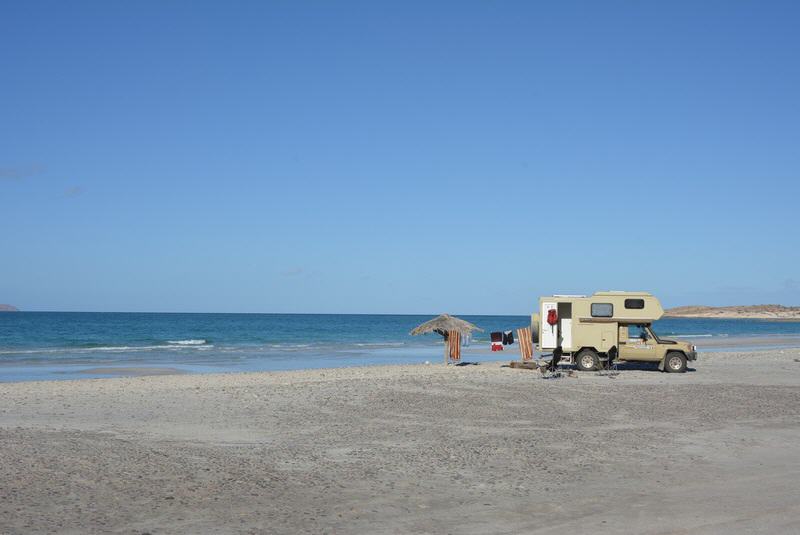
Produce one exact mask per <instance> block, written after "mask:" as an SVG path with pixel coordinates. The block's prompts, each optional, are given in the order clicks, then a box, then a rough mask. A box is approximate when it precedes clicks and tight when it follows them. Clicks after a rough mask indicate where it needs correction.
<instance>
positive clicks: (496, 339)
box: [490, 332, 503, 351]
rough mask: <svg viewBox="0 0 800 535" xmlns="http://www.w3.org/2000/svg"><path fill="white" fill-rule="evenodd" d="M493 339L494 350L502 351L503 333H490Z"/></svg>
mask: <svg viewBox="0 0 800 535" xmlns="http://www.w3.org/2000/svg"><path fill="white" fill-rule="evenodd" d="M490 336H491V339H492V351H502V350H503V333H501V332H493V333H491V334H490Z"/></svg>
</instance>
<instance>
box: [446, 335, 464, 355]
mask: <svg viewBox="0 0 800 535" xmlns="http://www.w3.org/2000/svg"><path fill="white" fill-rule="evenodd" d="M447 339H448V342H447V343H448V344H449V345H450V360H452V361H453V362H458V361H459V360H461V336H459V333H458V331H450V332H449V333H448V336H447Z"/></svg>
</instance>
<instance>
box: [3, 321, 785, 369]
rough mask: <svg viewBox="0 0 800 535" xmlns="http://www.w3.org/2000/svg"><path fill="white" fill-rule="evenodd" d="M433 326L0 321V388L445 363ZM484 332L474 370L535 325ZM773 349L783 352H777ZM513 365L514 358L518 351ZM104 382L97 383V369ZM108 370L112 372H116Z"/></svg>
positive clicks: (724, 329)
mask: <svg viewBox="0 0 800 535" xmlns="http://www.w3.org/2000/svg"><path fill="white" fill-rule="evenodd" d="M431 317H432V316H430V315H425V316H412V315H344V314H342V315H338V314H158V313H73V312H13V313H0V381H20V380H39V379H73V378H77V377H89V376H92V377H96V376H108V375H119V374H121V373H122V372H120V373H115V372H114V371H113V368H122V367H127V368H136V367H148V368H159V367H163V368H170V369H176V370H179V371H185V372H232V371H257V370H288V369H304V368H320V367H339V366H355V365H372V364H400V363H418V362H425V361H433V362H438V361H439V360H440V359H442V358H443V346H442V341H441V337H440V336H438V335H435V334H431V335H424V336H410V335H409V331H411V329H413V328H414V327H415V326H417V325H419V324H420V323H422V322H424V321H427V320H428V319H430V318H431ZM463 318H464V319H466V320H468V321H471V322H472V323H474V324H476V325H478V326H479V327H481V328H483V329H484V331H485V332H483V333H475V335H474V336H473V340H472V345H471V346H470V347H469V348H465V356H467V357H468V359H469V360H471V361H480V360H497V359H505V358H515V357H516V356H517V354H518V350H517V348H516V347H509V348H507V350H506V351H505V352H504V353H491V352H490V351H489V332H491V331H499V330H509V329H516V328H518V327H524V326H526V325H528V324H529V322H530V318H529V317H528V316H463ZM654 329H655V331H656V333H658V334H659V335H660V336H663V337H677V338H683V339H687V340H691V341H693V342H694V343H696V344H697V345H698V346H699V347H700V349H701V350H702V349H703V346H704V345H706V346H708V348H709V349H719V348H726V347H736V346H737V344H739V343H740V342H741V341H743V340H745V339H748V338H759V339H761V340H762V344H763V345H764V346H772V345H775V346H778V345H782V344H787V343H788V344H789V345H800V323H797V322H772V321H763V320H720V319H688V318H687V319H677V318H669V319H664V320H661V321H658V322H656V324H655V326H654ZM770 340H774V344H772V343H770ZM508 350H511V352H513V356H510V355H509V351H508ZM98 368H102V369H103V370H100V371H102V372H104V373H99V374H98V373H97V369H98ZM109 368H111V369H110V370H109Z"/></svg>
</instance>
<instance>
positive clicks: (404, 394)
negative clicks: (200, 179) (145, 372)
mask: <svg viewBox="0 0 800 535" xmlns="http://www.w3.org/2000/svg"><path fill="white" fill-rule="evenodd" d="M504 356H505V357H508V358H511V357H516V355H511V354H508V355H504ZM692 366H693V368H694V370H693V371H690V372H689V373H686V374H681V375H673V374H663V373H659V372H657V371H654V369H653V368H652V367H649V366H626V367H623V369H622V370H621V372H620V373H619V375H615V376H608V375H598V374H595V373H579V374H577V377H576V378H572V377H566V378H562V379H549V380H548V379H542V378H541V376H540V375H539V374H538V373H537V372H532V371H528V370H518V369H510V368H504V367H501V366H500V364H499V363H482V364H480V365H479V366H465V367H459V368H454V367H450V368H445V367H444V366H442V365H440V364H436V365H430V366H425V365H413V366H385V367H380V366H376V367H370V368H349V369H335V370H313V371H297V372H272V373H250V374H226V375H225V374H223V375H169V376H149V377H131V378H119V379H88V380H79V381H50V382H38V383H37V382H28V383H14V384H9V383H5V384H0V399H2V403H0V533H13V534H16V533H20V534H21V533H53V532H55V533H75V534H78V533H106V532H107V533H138V534H141V533H152V534H162V533H521V532H525V533H527V532H537V533H556V532H558V533H564V532H575V533H688V532H691V533H752V532H758V531H760V532H769V533H797V532H798V531H800V500H798V498H797V496H798V495H800V388H798V385H800V350H798V349H783V350H771V351H759V352H748V351H744V352H729V353H713V354H712V353H708V354H701V356H700V360H699V361H698V362H697V363H693V365H692Z"/></svg>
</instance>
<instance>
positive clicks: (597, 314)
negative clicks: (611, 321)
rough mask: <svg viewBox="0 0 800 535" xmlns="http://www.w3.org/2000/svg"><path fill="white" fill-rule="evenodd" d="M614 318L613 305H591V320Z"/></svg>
mask: <svg viewBox="0 0 800 535" xmlns="http://www.w3.org/2000/svg"><path fill="white" fill-rule="evenodd" d="M612 316H614V305H612V304H611V303H592V317H593V318H610V317H612Z"/></svg>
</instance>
